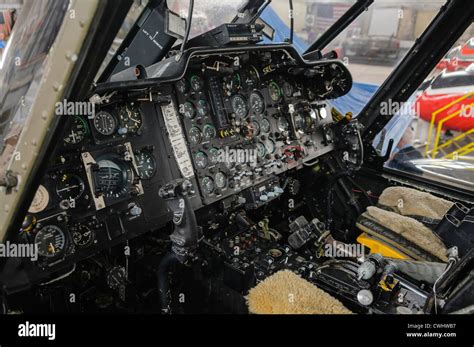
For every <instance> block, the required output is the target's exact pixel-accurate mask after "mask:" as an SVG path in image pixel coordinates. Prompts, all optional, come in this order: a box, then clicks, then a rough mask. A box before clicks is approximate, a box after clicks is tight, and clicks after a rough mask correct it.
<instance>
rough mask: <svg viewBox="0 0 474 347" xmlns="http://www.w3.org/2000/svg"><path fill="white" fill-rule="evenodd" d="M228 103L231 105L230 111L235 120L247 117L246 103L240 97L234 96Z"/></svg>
mask: <svg viewBox="0 0 474 347" xmlns="http://www.w3.org/2000/svg"><path fill="white" fill-rule="evenodd" d="M230 103H231V105H232V111H233V112H234V113H235V118H237V119H243V118H245V117H246V116H247V113H248V109H247V103H246V102H245V99H244V98H243V97H242V96H241V95H234V96H233V97H232V99H231V100H230Z"/></svg>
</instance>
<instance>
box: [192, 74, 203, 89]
mask: <svg viewBox="0 0 474 347" xmlns="http://www.w3.org/2000/svg"><path fill="white" fill-rule="evenodd" d="M189 82H190V83H191V89H192V90H194V91H195V92H200V91H201V90H202V89H203V88H204V81H203V79H202V78H201V77H199V76H198V75H192V76H191V78H190V79H189Z"/></svg>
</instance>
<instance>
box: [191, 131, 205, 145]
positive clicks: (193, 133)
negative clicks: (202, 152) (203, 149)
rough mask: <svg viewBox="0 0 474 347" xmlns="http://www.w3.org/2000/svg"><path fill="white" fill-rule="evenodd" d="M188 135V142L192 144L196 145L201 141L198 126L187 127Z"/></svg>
mask: <svg viewBox="0 0 474 347" xmlns="http://www.w3.org/2000/svg"><path fill="white" fill-rule="evenodd" d="M188 137H189V142H190V143H191V144H192V145H197V144H199V143H200V142H201V137H202V135H201V130H199V128H198V127H192V128H191V129H189V133H188Z"/></svg>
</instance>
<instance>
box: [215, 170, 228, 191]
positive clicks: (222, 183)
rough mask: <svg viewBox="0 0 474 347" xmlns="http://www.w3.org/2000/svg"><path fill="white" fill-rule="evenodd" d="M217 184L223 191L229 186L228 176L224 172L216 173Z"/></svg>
mask: <svg viewBox="0 0 474 347" xmlns="http://www.w3.org/2000/svg"><path fill="white" fill-rule="evenodd" d="M215 182H216V187H217V188H219V189H223V188H225V187H226V186H227V176H226V175H225V174H224V173H223V172H222V171H219V172H218V173H216V177H215Z"/></svg>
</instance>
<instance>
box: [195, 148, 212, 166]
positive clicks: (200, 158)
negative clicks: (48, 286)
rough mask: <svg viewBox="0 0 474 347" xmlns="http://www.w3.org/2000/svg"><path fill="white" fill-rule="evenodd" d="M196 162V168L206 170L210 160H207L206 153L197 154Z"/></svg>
mask: <svg viewBox="0 0 474 347" xmlns="http://www.w3.org/2000/svg"><path fill="white" fill-rule="evenodd" d="M194 161H195V162H196V166H197V168H198V169H201V170H202V169H205V168H206V167H207V164H208V163H209V160H208V159H207V155H206V153H204V152H197V153H196V155H195V156H194Z"/></svg>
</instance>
